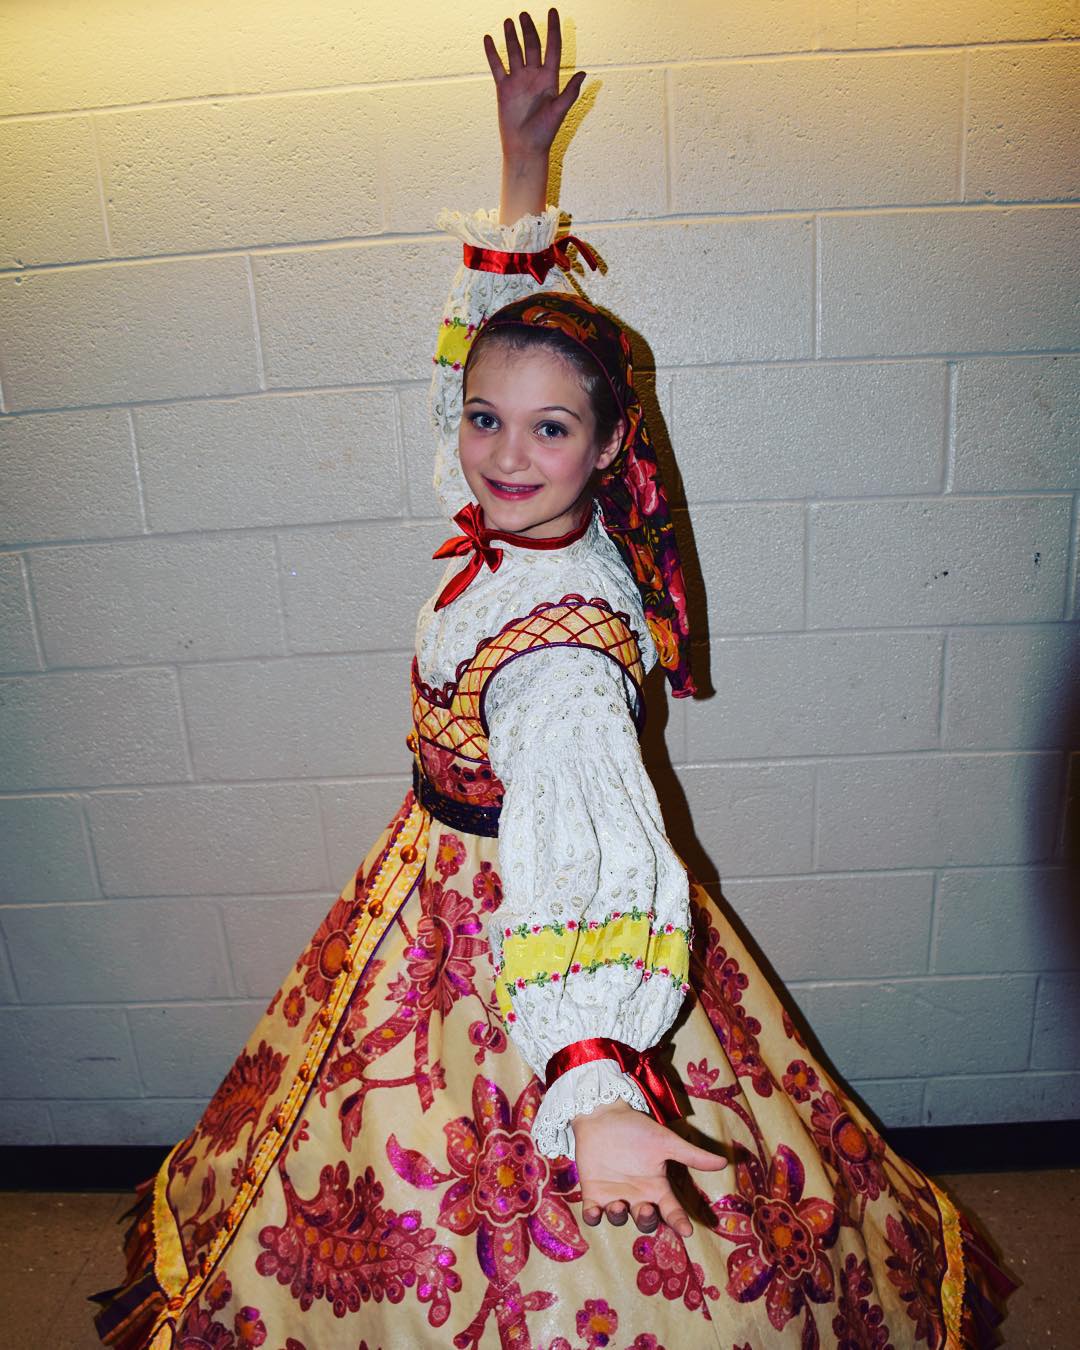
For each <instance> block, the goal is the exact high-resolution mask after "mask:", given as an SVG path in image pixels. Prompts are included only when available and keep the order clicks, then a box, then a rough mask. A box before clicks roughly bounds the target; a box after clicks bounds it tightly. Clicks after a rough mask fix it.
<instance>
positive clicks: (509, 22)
mask: <svg viewBox="0 0 1080 1350" xmlns="http://www.w3.org/2000/svg"><path fill="white" fill-rule="evenodd" d="M503 31H504V33H505V35H506V57H507V61H508V62H509V66H510V68H509V70H506V69H504V67H503V63H502V60H501V59H500V57H499V53H498V50H497V48H496V46H495V43H494V41H493V40H492V38H491V36H490V34H487V33H485V34H484V52H485V53H486V55H487V59H488V65H489V66H490V67H491V73H492V75H493V77H494V79H495V96H496V98H497V100H498V105H499V138H500V140H501V141H502V148H503V155H504V156H507V157H510V158H514V157H519V156H520V157H523V158H530V157H532V156H535V155H547V153H548V151H549V150H550V149H551V144H552V142H553V141H554V139H555V136H556V134H557V132H558V130H559V127H560V126H561V125H562V121H563V118H564V117H565V116H566V114H567V112H568V111H569V110H570V108H571V106H572V105H573V103H574V100H575V99H576V98H577V96H578V91H579V90H580V89H581V85H582V82H583V81H584V79H585V72H584V71H583V70H579V71H577V73H576V74H574V75H572V76H571V77H570V79H569V80H567V82H566V88H565V89H563V90H562V92H561V93H560V92H559V62H560V60H561V59H562V29H561V27H560V25H559V11H558V10H557V9H549V10H548V23H547V45H546V50H545V51H544V54H543V56H541V54H540V34H539V33H538V32H537V31H536V24H535V23H533V21H532V18H531V17H530V15H529V14H528V13H526V12H523V13H522V14H521V40H520V41H519V40H518V35H517V28H516V27H515V25H514V21H513V19H506V20H504V22H503Z"/></svg>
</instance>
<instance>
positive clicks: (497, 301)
mask: <svg viewBox="0 0 1080 1350" xmlns="http://www.w3.org/2000/svg"><path fill="white" fill-rule="evenodd" d="M559 214H560V213H559V208H558V207H556V206H549V207H548V208H547V209H546V210H545V211H543V212H542V213H541V214H539V215H528V216H522V217H521V219H520V220H517V221H515V222H514V223H513V224H512V225H501V224H500V223H499V213H498V212H497V211H489V210H482V211H474V212H472V213H471V214H469V215H466V214H464V213H463V212H461V211H440V213H439V215H438V218H437V224H438V225H439V227H440V228H441V229H444V230H446V231H448V232H449V233H450V234H452V235H453V236H454V237H455V238H457V239H460V240H461V241H462V243H465V244H473V245H475V246H476V247H477V248H491V249H499V250H501V251H504V252H508V253H539V252H540V251H541V250H543V249H546V248H549V247H550V246H551V245H552V244H553V243H554V242H555V235H556V232H557V230H558V226H559ZM541 289H543V290H547V291H569V290H571V289H572V288H571V286H570V282H569V281H568V280H567V277H566V274H565V273H564V272H563V271H562V270H561V269H560V268H558V267H553V268H552V269H551V271H550V272H549V273H548V275H547V278H546V279H545V281H544V284H543V287H541V286H540V283H539V282H537V281H536V280H535V278H533V277H531V276H529V275H528V273H525V274H520V273H509V274H503V273H500V272H483V271H480V270H478V269H475V268H471V267H466V266H465V264H464V263H463V262H462V263H459V265H458V269H457V272H456V274H455V276H454V280H453V283H452V285H451V287H450V294H449V296H448V297H447V301H446V305H445V307H444V309H443V317H442V324H441V326H440V328H439V337H438V342H437V345H436V348H435V355H434V358H433V359H434V363H435V369H434V373H433V375H432V379H431V399H430V412H431V420H432V422H433V424H434V427H435V436H436V447H435V473H434V479H433V481H434V484H435V495H436V497H437V498H438V501H439V505H440V507H441V508H442V510H443V511H444V512H445V514H446V515H447V516H449V517H453V516H454V515H455V514H456V513H457V512H458V511H460V510H461V508H462V507H463V506H465V505H467V503H469V502H470V501H472V492H471V491H470V489H469V485H468V483H467V482H466V481H465V475H464V474H463V473H462V471H461V461H460V460H459V459H458V447H457V435H458V425H459V423H460V421H461V370H462V367H463V366H464V364H465V358H466V357H467V356H468V353H469V346H470V344H471V343H472V339H473V335H474V334H475V333H476V330H477V329H478V328H479V327H480V325H481V324H482V323H483V321H484V320H485V319H486V318H487V316H488V315H489V314H492V313H494V311H495V310H497V309H501V308H502V306H503V305H508V304H509V303H510V302H511V301H512V300H518V299H520V298H521V297H522V296H525V295H531V294H533V293H534V292H535V291H539V290H541Z"/></svg>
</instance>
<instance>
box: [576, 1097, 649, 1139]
mask: <svg viewBox="0 0 1080 1350" xmlns="http://www.w3.org/2000/svg"><path fill="white" fill-rule="evenodd" d="M633 1110H634V1108H633V1107H632V1106H631V1105H630V1103H629V1102H628V1101H624V1100H622V1099H621V1098H620V1099H619V1100H618V1101H615V1102H601V1103H600V1104H599V1105H597V1106H594V1107H593V1109H592V1110H591V1111H584V1112H582V1114H581V1115H580V1116H574V1117H573V1118H572V1120H571V1121H570V1124H571V1125H572V1126H573V1127H574V1130H575V1131H577V1130H579V1129H580V1128H581V1127H582V1126H584V1127H585V1129H586V1130H588V1128H589V1121H592V1122H593V1123H594V1124H599V1123H600V1121H602V1120H603V1118H604V1116H610V1115H625V1114H626V1112H627V1111H633Z"/></svg>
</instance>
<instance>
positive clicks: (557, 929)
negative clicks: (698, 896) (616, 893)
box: [495, 905, 690, 975]
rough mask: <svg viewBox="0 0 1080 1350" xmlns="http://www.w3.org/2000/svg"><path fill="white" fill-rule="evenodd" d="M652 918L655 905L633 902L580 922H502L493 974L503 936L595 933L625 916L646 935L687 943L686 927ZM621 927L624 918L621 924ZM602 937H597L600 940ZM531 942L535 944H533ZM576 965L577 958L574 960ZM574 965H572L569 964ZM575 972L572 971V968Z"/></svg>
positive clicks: (502, 955)
mask: <svg viewBox="0 0 1080 1350" xmlns="http://www.w3.org/2000/svg"><path fill="white" fill-rule="evenodd" d="M655 918H656V910H655V909H639V908H638V907H637V906H636V905H635V906H633V907H632V908H631V909H615V910H612V912H611V913H610V914H609V915H608V916H607V918H606V919H589V920H588V922H586V923H581V922H579V921H578V920H577V919H567V920H566V921H565V922H563V921H561V920H559V919H552V920H550V921H549V922H548V923H519V924H518V925H517V927H511V926H510V925H506V926H504V927H503V930H502V941H501V943H500V952H499V957H498V960H497V961H496V965H495V974H496V975H499V974H500V973H501V972H502V970H503V968H504V966H505V965H506V955H505V950H506V949H505V946H504V945H502V944H505V942H506V941H507V939H511V938H523V939H525V940H526V941H528V940H529V939H531V938H540V939H541V940H543V938H545V937H547V936H552V937H555V938H563V937H565V936H566V935H567V934H568V933H571V934H572V933H596V932H599V931H600V930H601V929H606V928H609V927H610V926H611V925H612V924H614V923H617V922H619V921H625V920H627V919H629V920H630V921H631V922H632V923H640V922H642V921H644V922H647V923H648V924H649V931H648V936H649V937H650V938H664V937H674V936H676V935H677V936H679V937H681V938H682V939H683V941H684V942H686V943H687V945H689V942H690V929H689V928H688V927H685V928H684V927H683V926H681V925H680V924H675V923H665V924H660V925H658V926H656V927H654V926H653V920H654V919H655ZM622 926H623V927H625V926H626V925H625V922H623V924H622ZM602 940H603V939H601V941H602ZM534 945H535V944H534ZM575 964H576V965H577V966H578V968H580V964H581V963H580V962H577V963H575ZM570 968H571V970H573V969H574V967H573V966H571V967H570ZM575 973H576V972H575Z"/></svg>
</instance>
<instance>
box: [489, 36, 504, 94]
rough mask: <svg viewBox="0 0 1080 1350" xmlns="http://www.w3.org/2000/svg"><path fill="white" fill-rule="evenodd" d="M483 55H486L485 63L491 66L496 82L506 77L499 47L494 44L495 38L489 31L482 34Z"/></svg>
mask: <svg viewBox="0 0 1080 1350" xmlns="http://www.w3.org/2000/svg"><path fill="white" fill-rule="evenodd" d="M484 55H485V56H486V57H487V63H488V65H489V66H490V67H491V73H492V75H493V76H494V78H495V83H496V84H498V83H499V82H500V81H501V80H505V79H506V69H505V67H504V66H503V63H502V57H501V56H500V55H499V49H498V47H496V46H495V39H494V38H493V37H492V36H491V34H490V33H485V34H484Z"/></svg>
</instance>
